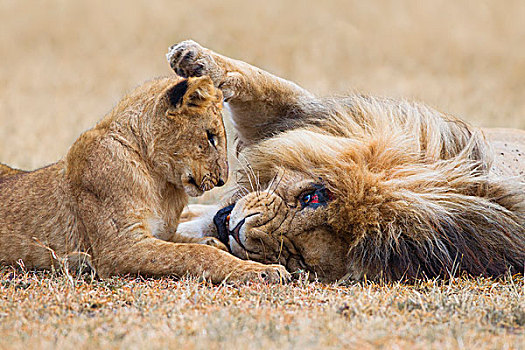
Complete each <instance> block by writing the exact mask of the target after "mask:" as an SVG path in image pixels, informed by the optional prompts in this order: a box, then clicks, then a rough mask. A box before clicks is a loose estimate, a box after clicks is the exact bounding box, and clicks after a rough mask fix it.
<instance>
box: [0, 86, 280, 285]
mask: <svg viewBox="0 0 525 350" xmlns="http://www.w3.org/2000/svg"><path fill="white" fill-rule="evenodd" d="M221 110H222V94H221V92H220V91H219V90H217V89H215V88H214V87H213V83H212V81H211V79H210V78H208V77H200V78H189V79H182V78H179V77H170V78H161V79H156V80H152V81H150V82H147V83H145V84H144V85H142V86H140V87H138V88H137V89H136V90H135V91H133V92H132V93H131V94H129V95H128V96H126V97H124V98H123V99H122V100H121V101H120V102H119V104H118V105H117V106H116V108H115V109H113V110H112V111H111V112H110V113H109V114H108V115H107V116H106V117H105V118H104V119H102V120H101V121H100V122H99V123H98V124H97V125H96V126H95V127H94V128H93V129H91V130H88V131H86V132H85V133H83V134H82V135H81V136H80V137H79V139H78V140H77V141H76V142H75V143H74V144H73V146H72V147H71V149H70V150H69V152H68V153H67V155H66V156H65V158H64V159H62V160H60V161H59V162H57V163H55V164H52V165H49V166H47V167H44V168H41V169H38V170H35V171H30V172H24V171H17V170H14V169H13V170H10V168H9V167H6V166H1V167H0V170H1V175H2V176H0V263H1V264H14V263H17V262H19V261H20V260H21V261H22V262H23V264H24V265H25V266H26V267H29V268H38V269H48V268H51V267H52V266H54V265H55V264H56V263H57V259H61V258H66V259H67V258H68V257H69V256H76V255H78V254H81V255H88V256H90V260H91V264H92V265H93V267H94V268H95V270H96V272H97V274H98V275H99V276H101V277H105V276H109V275H114V274H126V273H132V274H135V273H140V274H146V275H166V274H172V275H176V276H183V275H186V274H190V275H194V276H204V277H205V278H208V279H210V280H212V281H213V282H220V281H222V280H224V279H228V280H230V281H247V280H258V279H261V278H262V279H265V280H268V281H272V282H275V281H279V280H281V279H283V278H284V279H287V278H288V275H287V272H286V271H285V270H284V268H282V267H280V266H275V265H262V264H260V263H256V262H249V261H243V260H240V259H238V258H236V257H234V256H232V255H230V254H228V253H226V252H224V251H222V250H219V249H217V248H215V247H212V246H210V245H203V244H196V243H208V244H211V245H215V246H221V243H219V242H216V241H214V240H213V239H212V240H210V239H209V238H205V239H190V238H183V237H180V236H178V235H177V234H176V229H177V224H178V221H179V217H180V214H181V211H182V209H183V208H184V206H185V205H186V204H187V201H188V195H190V196H198V195H201V194H202V193H203V192H204V191H207V190H210V189H212V188H213V187H214V186H222V185H223V184H224V183H225V182H226V180H227V176H228V164H227V160H226V136H225V131H224V125H223V122H222V116H221Z"/></svg>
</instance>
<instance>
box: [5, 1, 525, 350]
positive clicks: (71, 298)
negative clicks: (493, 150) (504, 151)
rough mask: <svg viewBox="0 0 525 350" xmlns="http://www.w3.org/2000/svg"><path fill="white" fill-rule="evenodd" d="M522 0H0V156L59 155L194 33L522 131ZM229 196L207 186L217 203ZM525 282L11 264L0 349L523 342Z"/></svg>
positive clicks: (349, 86)
mask: <svg viewBox="0 0 525 350" xmlns="http://www.w3.org/2000/svg"><path fill="white" fill-rule="evenodd" d="M524 18H525V2H523V1H522V0H505V1H495V0H481V1H467V0H463V1H459V0H458V1H452V0H448V1H445V0H438V1H417V0H413V1H409V0H397V1H396V0H383V1H357V0H352V1H313V0H306V1H302V2H287V1H279V0H267V1H264V2H257V3H255V2H248V1H241V0H236V1H220V2H209V1H204V0H194V1H186V2H175V1H167V0H163V1H146V0H144V1H123V0H118V1H99V0H92V1H64V0H61V1H59V0H54V1H51V0H50V1H15V0H0V23H1V26H2V30H1V31H0V52H1V53H2V64H1V65H0V162H5V163H8V164H11V165H14V166H17V167H21V168H26V169H32V168H36V167H40V166H42V165H45V164H48V163H51V162H53V161H56V160H58V159H59V158H60V157H62V156H63V155H64V154H65V153H66V152H67V149H68V147H69V146H70V145H71V143H72V142H73V141H74V140H75V139H76V138H77V137H78V135H79V134H80V133H81V132H82V131H83V130H85V129H87V128H89V127H90V126H92V125H93V124H94V123H95V122H96V121H97V120H98V119H100V118H101V117H102V116H103V115H104V113H106V112H107V111H109V110H110V109H111V107H112V106H113V105H114V104H115V103H116V102H117V101H118V99H119V98H120V97H121V96H122V95H123V94H124V93H125V92H127V91H130V90H131V89H132V88H133V87H134V86H136V85H137V84H139V83H141V82H143V81H144V80H147V79H149V78H151V77H154V76H159V75H166V74H170V69H169V67H168V65H167V64H166V61H165V57H164V54H165V53H166V50H167V48H168V46H170V45H171V44H173V43H176V42H178V41H181V40H184V39H188V38H192V39H194V40H196V41H198V42H200V43H201V44H203V45H204V46H207V47H210V48H212V49H214V50H216V51H218V52H221V53H223V54H226V55H228V56H232V57H235V58H239V59H242V60H245V61H248V62H250V63H252V64H255V65H257V66H260V67H262V68H265V69H267V70H269V71H271V72H274V73H275V74H277V75H280V76H283V77H285V78H288V79H291V80H293V81H296V82H298V83H299V84H300V85H302V86H304V87H305V88H307V89H309V90H312V91H314V92H316V93H319V94H344V93H345V92H348V91H351V90H360V91H364V92H367V93H371V94H377V95H386V96H397V97H406V98H408V99H417V100H422V101H424V102H427V103H428V104H430V105H433V106H435V107H436V108H438V109H440V110H443V111H446V112H450V113H452V114H455V115H457V116H460V117H462V118H464V119H466V120H468V121H470V122H471V123H473V124H475V125H479V126H499V127H517V128H525V45H524V44H523V43H525V25H524ZM214 196H217V194H213V193H212V194H210V195H208V196H207V197H206V198H205V200H211V199H213V197H214ZM524 344H525V285H524V281H523V277H519V276H518V277H514V278H510V277H509V278H507V279H504V280H501V281H493V280H486V279H468V278H460V279H454V280H451V281H448V282H439V281H429V282H421V283H418V284H416V285H404V284H389V285H380V284H373V283H359V284H353V283H349V284H346V285H339V286H338V285H322V284H318V283H307V282H304V281H303V280H299V281H296V282H295V283H293V284H290V285H285V286H266V285H250V286H241V287H234V286H210V285H207V284H206V283H202V282H199V281H196V280H191V279H183V280H180V281H176V280H174V279H170V278H164V279H147V280H143V279H136V278H132V277H123V278H114V279H110V280H105V281H102V280H96V279H94V280H93V279H91V278H90V277H89V276H84V277H73V278H71V279H70V278H69V276H68V275H64V274H54V273H42V272H36V273H35V272H24V271H21V270H19V269H14V268H10V267H4V268H0V348H1V349H3V348H15V349H17V348H20V349H25V348H28V347H31V348H76V349H80V348H93V347H109V348H113V347H126V348H161V347H171V348H189V349H192V348H195V349H208V348H211V349H215V348H217V349H218V348H275V347H281V348H339V347H355V348H365V349H366V348H375V347H380V348H392V349H396V348H410V349H412V348H421V349H426V348H435V349H440V350H441V349H455V348H476V349H484V348H488V349H504V348H509V349H512V348H515V349H519V348H525V345H524Z"/></svg>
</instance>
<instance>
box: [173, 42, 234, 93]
mask: <svg viewBox="0 0 525 350" xmlns="http://www.w3.org/2000/svg"><path fill="white" fill-rule="evenodd" d="M166 58H167V59H168V62H169V64H170V66H171V68H172V69H173V70H174V71H175V73H177V74H178V75H180V76H182V77H185V78H188V77H199V76H202V75H208V76H210V77H211V78H212V80H213V82H214V83H215V84H216V85H218V84H219V83H220V82H219V81H218V80H219V79H220V77H221V76H222V75H223V74H224V73H223V72H221V69H220V67H218V66H217V64H216V63H215V61H214V60H213V57H212V53H211V51H209V50H207V49H205V48H203V47H202V46H200V45H199V44H197V43H196V42H195V41H193V40H186V41H183V42H180V43H178V44H175V45H173V46H172V47H170V48H169V50H168V53H167V54H166Z"/></svg>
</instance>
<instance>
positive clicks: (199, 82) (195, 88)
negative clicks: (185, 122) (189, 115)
mask: <svg viewBox="0 0 525 350" xmlns="http://www.w3.org/2000/svg"><path fill="white" fill-rule="evenodd" d="M166 97H167V100H168V103H169V108H168V112H169V113H171V114H173V113H176V112H192V111H193V112H198V111H199V110H201V109H203V108H207V107H208V105H210V104H212V103H220V102H221V101H222V93H221V91H220V90H219V89H216V88H215V87H214V86H213V82H212V80H211V79H210V77H207V76H203V77H196V78H188V79H184V80H182V81H180V82H178V83H177V84H175V85H174V86H172V87H170V88H168V90H167V91H166Z"/></svg>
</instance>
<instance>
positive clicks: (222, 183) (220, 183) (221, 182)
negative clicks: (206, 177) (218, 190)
mask: <svg viewBox="0 0 525 350" xmlns="http://www.w3.org/2000/svg"><path fill="white" fill-rule="evenodd" d="M216 186H218V187H221V186H224V181H223V180H222V179H219V181H217V185H216Z"/></svg>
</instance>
